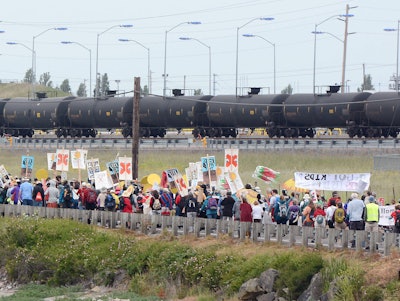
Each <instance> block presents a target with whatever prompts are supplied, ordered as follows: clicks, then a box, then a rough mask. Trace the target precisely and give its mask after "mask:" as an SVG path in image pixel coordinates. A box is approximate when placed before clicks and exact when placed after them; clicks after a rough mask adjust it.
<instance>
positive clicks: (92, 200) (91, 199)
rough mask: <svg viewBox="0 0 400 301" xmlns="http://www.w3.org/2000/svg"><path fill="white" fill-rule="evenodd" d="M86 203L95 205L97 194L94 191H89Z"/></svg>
mask: <svg viewBox="0 0 400 301" xmlns="http://www.w3.org/2000/svg"><path fill="white" fill-rule="evenodd" d="M87 202H88V203H89V204H95V203H97V194H96V191H94V190H93V189H90V190H89V192H88V199H87Z"/></svg>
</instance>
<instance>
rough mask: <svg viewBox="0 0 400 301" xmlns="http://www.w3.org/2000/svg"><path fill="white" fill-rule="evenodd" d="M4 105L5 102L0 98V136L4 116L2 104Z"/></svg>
mask: <svg viewBox="0 0 400 301" xmlns="http://www.w3.org/2000/svg"><path fill="white" fill-rule="evenodd" d="M5 105H6V102H5V101H4V100H3V99H2V100H0V113H1V114H0V136H3V135H4V117H3V111H4V106H5Z"/></svg>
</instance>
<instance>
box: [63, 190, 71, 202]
mask: <svg viewBox="0 0 400 301" xmlns="http://www.w3.org/2000/svg"><path fill="white" fill-rule="evenodd" d="M71 200H72V191H71V188H65V189H64V201H67V202H69V201H71Z"/></svg>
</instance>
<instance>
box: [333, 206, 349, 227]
mask: <svg viewBox="0 0 400 301" xmlns="http://www.w3.org/2000/svg"><path fill="white" fill-rule="evenodd" d="M336 205H337V208H336V210H335V213H334V214H333V221H334V223H335V229H337V230H345V229H346V228H347V224H346V221H345V219H346V211H345V210H344V208H343V204H342V202H338V203H337V204H336Z"/></svg>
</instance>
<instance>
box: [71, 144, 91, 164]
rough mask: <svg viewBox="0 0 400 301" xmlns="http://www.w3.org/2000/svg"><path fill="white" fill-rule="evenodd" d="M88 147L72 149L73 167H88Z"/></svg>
mask: <svg viewBox="0 0 400 301" xmlns="http://www.w3.org/2000/svg"><path fill="white" fill-rule="evenodd" d="M87 153H88V151H87V150H86V149H77V150H75V151H71V165H72V168H73V169H86V157H87Z"/></svg>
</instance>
